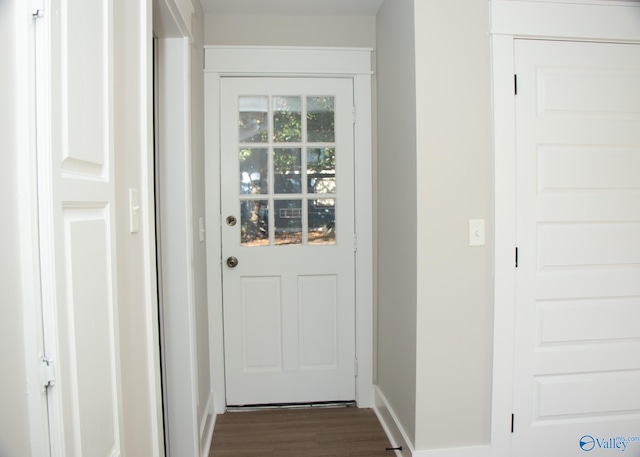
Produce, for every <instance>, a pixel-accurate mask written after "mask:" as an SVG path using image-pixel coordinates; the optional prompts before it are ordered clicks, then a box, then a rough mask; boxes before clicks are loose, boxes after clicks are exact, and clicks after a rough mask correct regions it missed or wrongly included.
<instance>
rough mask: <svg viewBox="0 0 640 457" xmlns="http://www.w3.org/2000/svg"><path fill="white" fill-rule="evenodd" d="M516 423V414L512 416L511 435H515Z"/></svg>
mask: <svg viewBox="0 0 640 457" xmlns="http://www.w3.org/2000/svg"><path fill="white" fill-rule="evenodd" d="M515 422H516V416H515V414H512V415H511V433H513V425H514V424H515Z"/></svg>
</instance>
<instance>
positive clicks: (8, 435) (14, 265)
mask: <svg viewBox="0 0 640 457" xmlns="http://www.w3.org/2000/svg"><path fill="white" fill-rule="evenodd" d="M19 2H21V0H4V1H2V2H0V42H1V43H2V49H3V57H2V71H0V88H1V89H0V138H2V155H1V157H2V159H1V162H0V163H1V164H2V166H1V167H0V195H1V196H2V197H1V198H0V214H2V222H1V223H0V253H2V254H1V257H0V258H1V260H0V290H1V291H2V303H1V304H0V347H2V348H3V349H2V351H0V367H2V369H0V411H2V412H1V413H0V455H3V456H5V455H6V456H13V455H20V456H30V455H32V453H31V452H32V451H31V446H30V442H29V416H28V405H27V373H26V367H25V357H26V356H25V344H24V321H23V309H24V307H25V306H27V305H28V304H27V302H26V300H25V297H24V296H23V294H22V289H21V283H22V279H23V278H22V276H21V271H20V264H21V252H20V227H19V216H20V212H19V203H20V202H19V197H20V196H19V193H18V188H19V184H18V179H19V178H20V177H19V175H18V158H19V154H24V153H27V154H28V152H29V151H25V150H19V142H20V141H21V139H20V138H18V131H17V128H18V125H17V119H16V118H17V114H18V111H17V110H18V106H17V105H18V103H21V102H22V101H19V100H17V94H18V92H17V91H16V87H17V86H18V84H17V82H18V81H17V76H18V71H19V68H18V61H17V56H16V53H17V52H21V53H22V52H24V53H26V52H27V47H26V44H27V43H20V41H19V40H18V39H17V36H16V34H17V33H18V30H17V29H18V25H17V23H16V8H17V6H16V5H17V4H18V3H19ZM23 121H24V119H23Z"/></svg>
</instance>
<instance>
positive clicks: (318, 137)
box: [307, 97, 336, 143]
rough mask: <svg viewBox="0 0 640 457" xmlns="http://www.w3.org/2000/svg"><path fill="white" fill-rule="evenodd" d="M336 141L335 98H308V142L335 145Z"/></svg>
mask: <svg viewBox="0 0 640 457" xmlns="http://www.w3.org/2000/svg"><path fill="white" fill-rule="evenodd" d="M335 140H336V135H335V98H334V97H307V141H308V142H310V143H333V142H334V141H335Z"/></svg>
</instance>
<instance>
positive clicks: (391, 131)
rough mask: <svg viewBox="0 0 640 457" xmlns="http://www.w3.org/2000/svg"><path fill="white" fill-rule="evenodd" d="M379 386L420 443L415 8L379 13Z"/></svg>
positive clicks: (385, 8)
mask: <svg viewBox="0 0 640 457" xmlns="http://www.w3.org/2000/svg"><path fill="white" fill-rule="evenodd" d="M376 30H377V49H376V53H377V69H376V71H377V87H378V94H377V98H378V129H377V135H378V177H377V182H378V189H377V199H378V278H377V279H378V280H377V284H378V290H377V293H378V316H377V319H378V328H377V344H378V350H377V385H378V388H379V389H380V390H381V391H382V393H383V394H384V395H385V397H386V398H387V400H388V401H389V403H390V406H391V408H392V409H393V410H394V412H395V413H396V416H397V417H398V420H399V421H400V423H401V425H402V427H403V428H404V430H405V431H406V432H407V434H408V435H409V439H410V440H411V441H415V412H416V393H417V392H416V290H417V276H416V262H417V252H416V237H417V226H416V219H417V216H418V196H417V180H416V135H417V132H416V97H415V92H416V86H415V85H416V80H415V74H416V73H415V38H414V11H413V0H387V1H386V2H385V3H384V4H383V5H382V8H381V9H380V11H379V12H378V16H377V22H376Z"/></svg>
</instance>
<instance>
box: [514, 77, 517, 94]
mask: <svg viewBox="0 0 640 457" xmlns="http://www.w3.org/2000/svg"><path fill="white" fill-rule="evenodd" d="M513 93H514V94H515V95H518V75H513Z"/></svg>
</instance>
